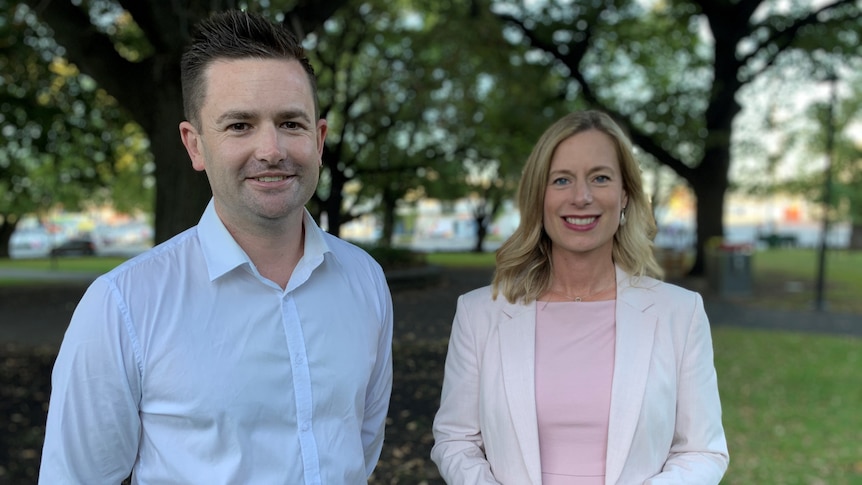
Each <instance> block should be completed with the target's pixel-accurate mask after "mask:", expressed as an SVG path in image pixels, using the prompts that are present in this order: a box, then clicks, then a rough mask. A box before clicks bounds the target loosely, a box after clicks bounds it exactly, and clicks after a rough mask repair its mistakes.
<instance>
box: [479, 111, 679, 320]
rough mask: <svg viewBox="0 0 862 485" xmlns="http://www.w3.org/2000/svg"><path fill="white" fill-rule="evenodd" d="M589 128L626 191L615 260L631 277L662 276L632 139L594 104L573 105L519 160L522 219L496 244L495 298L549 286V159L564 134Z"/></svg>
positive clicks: (525, 297)
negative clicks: (605, 142)
mask: <svg viewBox="0 0 862 485" xmlns="http://www.w3.org/2000/svg"><path fill="white" fill-rule="evenodd" d="M588 130H598V131H601V132H602V133H605V134H606V135H608V136H609V137H610V138H611V140H612V141H613V144H614V146H615V148H616V152H617V159H618V161H619V164H620V171H621V172H622V179H623V190H625V193H626V194H627V195H628V204H627V205H626V207H625V209H624V210H623V212H624V213H625V224H622V225H620V226H619V227H618V229H617V232H616V234H615V235H614V242H613V259H614V262H615V263H616V264H617V265H619V266H620V267H621V268H622V269H623V270H624V271H626V272H627V273H629V274H631V275H634V276H635V277H639V276H652V277H655V278H661V277H662V276H663V271H662V269H661V267H660V266H659V264H658V263H657V262H656V259H655V255H654V254H653V241H652V240H653V237H655V234H656V225H655V219H654V218H653V214H652V209H651V206H650V202H649V199H648V198H647V196H646V194H645V193H644V190H643V182H642V180H641V174H640V167H639V166H638V164H637V162H636V161H635V158H634V153H633V151H632V146H631V142H630V141H629V139H628V137H627V136H626V135H625V133H623V130H622V129H621V128H620V127H619V125H617V124H616V123H615V122H614V120H613V119H612V118H611V117H610V116H608V115H607V114H605V113H603V112H600V111H595V110H587V111H577V112H574V113H570V114H568V115H566V116H564V117H563V118H561V119H559V120H558V121H556V122H555V123H554V124H552V125H551V126H550V127H548V129H547V130H545V132H544V133H543V134H542V136H541V137H540V138H539V141H538V142H537V143H536V145H535V146H534V147H533V151H532V153H531V154H530V157H529V158H528V159H527V163H526V165H524V171H523V174H522V176H521V180H520V184H519V185H518V196H517V198H518V209H519V210H520V216H521V221H520V223H519V224H518V227H517V229H515V232H514V233H513V234H512V235H511V236H510V237H509V238H508V239H507V240H506V242H504V243H503V245H502V246H500V249H498V250H497V255H496V259H497V266H496V271H495V272H494V279H493V282H492V283H491V288H492V292H493V296H494V298H495V299H496V298H497V295H498V294H502V295H503V296H504V297H505V298H506V300H508V301H509V302H512V303H516V302H524V303H527V302H531V301H534V300H536V299H538V298H539V297H540V296H541V295H542V294H544V293H545V292H546V291H547V290H548V288H549V287H550V283H551V240H550V238H548V235H547V233H546V232H545V230H544V225H543V221H542V219H543V214H544V205H545V188H546V187H547V185H548V176H549V175H548V174H549V172H550V168H551V159H552V158H553V156H554V151H555V150H556V148H557V146H558V145H559V144H560V143H562V142H563V140H566V139H568V138H569V137H571V136H573V135H576V134H578V133H581V132H584V131H588Z"/></svg>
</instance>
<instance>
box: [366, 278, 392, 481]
mask: <svg viewBox="0 0 862 485" xmlns="http://www.w3.org/2000/svg"><path fill="white" fill-rule="evenodd" d="M377 276H378V277H377V278H376V281H377V284H376V290H377V294H378V295H379V297H380V307H381V312H380V315H381V320H380V327H379V334H378V341H377V360H376V361H375V364H374V369H373V370H372V374H371V378H370V379H369V381H368V388H367V390H366V393H365V413H364V418H363V421H362V448H363V450H364V452H365V472H366V476H371V473H372V472H373V471H374V468H375V467H376V466H377V461H378V460H379V459H380V452H381V450H382V449H383V436H384V431H385V425H386V414H387V412H388V411H389V399H390V397H391V395H392V327H393V316H392V295H391V294H390V291H389V286H388V285H387V284H386V278H385V276H384V275H383V272H382V271H379V272H378V275H377Z"/></svg>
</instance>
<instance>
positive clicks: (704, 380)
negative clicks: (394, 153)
mask: <svg viewBox="0 0 862 485" xmlns="http://www.w3.org/2000/svg"><path fill="white" fill-rule="evenodd" d="M679 373H680V377H679V389H678V397H677V412H676V426H675V429H674V435H673V442H672V444H671V448H670V453H669V455H668V458H667V461H666V462H665V465H664V467H663V468H662V471H661V473H659V474H658V475H656V476H654V477H652V478H651V479H649V480H647V481H646V482H645V483H647V484H650V485H661V484H682V483H697V484H703V485H707V484H718V483H719V482H720V481H721V478H722V476H723V475H724V472H725V471H726V470H727V466H728V463H729V461H730V459H729V455H728V451H727V441H726V439H725V435H724V428H723V426H722V423H721V402H720V400H719V395H718V380H717V377H716V373H715V367H714V363H713V348H712V336H711V334H710V327H709V321H708V319H707V316H706V312H705V311H704V308H703V300H702V298H701V296H700V295H699V294H695V305H694V311H693V314H692V316H691V323H690V325H689V329H688V334H687V336H686V339H685V343H684V348H683V349H682V358H681V360H680V369H679Z"/></svg>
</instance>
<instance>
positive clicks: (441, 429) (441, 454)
mask: <svg viewBox="0 0 862 485" xmlns="http://www.w3.org/2000/svg"><path fill="white" fill-rule="evenodd" d="M471 310H472V309H471V308H469V305H468V304H467V303H466V302H465V297H464V295H462V296H460V297H459V298H458V304H457V308H456V311H455V319H454V322H453V324H452V333H451V335H450V337H449V349H448V352H447V354H446V365H445V370H444V377H443V391H442V395H441V398H440V409H439V411H438V412H437V415H436V416H435V418H434V424H433V427H432V431H433V433H434V447H433V448H432V449H431V459H432V460H433V461H434V463H436V464H437V468H438V469H439V471H440V475H441V476H442V477H443V480H445V481H446V483H447V484H498V483H499V482H497V480H496V479H495V478H494V475H493V473H492V472H491V466H490V464H489V463H488V460H487V459H486V457H485V447H484V443H483V441H482V431H481V429H480V425H479V404H480V403H479V374H480V371H481V355H480V353H479V344H483V343H484V339H483V338H477V335H476V334H475V330H476V327H477V326H479V325H480V324H482V323H487V322H480V321H477V320H476V318H475V316H474V315H471ZM486 318H487V317H486Z"/></svg>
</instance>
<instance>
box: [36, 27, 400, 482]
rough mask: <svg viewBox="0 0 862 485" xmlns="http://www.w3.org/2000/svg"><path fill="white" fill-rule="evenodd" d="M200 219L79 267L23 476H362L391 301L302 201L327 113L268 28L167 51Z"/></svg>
mask: <svg viewBox="0 0 862 485" xmlns="http://www.w3.org/2000/svg"><path fill="white" fill-rule="evenodd" d="M182 77H183V79H182V80H183V98H184V105H185V110H186V117H187V118H188V121H183V122H182V123H180V136H181V138H182V141H183V144H184V145H185V147H186V149H187V151H188V153H189V156H190V158H191V161H192V166H193V167H194V168H195V169H196V170H203V171H205V172H206V174H207V177H208V178H209V182H210V186H211V187H212V192H213V198H212V200H211V202H210V204H209V206H208V207H207V208H206V210H205V212H204V214H203V215H202V217H201V219H200V223H199V224H198V225H197V226H196V227H194V228H191V229H189V230H188V231H185V232H184V233H182V234H180V235H178V236H176V237H174V238H172V239H171V240H169V241H167V242H165V243H163V244H161V245H159V246H157V247H155V248H153V249H152V250H150V251H148V252H146V253H144V254H142V255H141V256H138V257H136V258H134V259H132V260H129V261H127V262H126V263H124V264H122V265H120V266H119V267H117V268H116V269H115V270H113V271H111V272H109V273H107V274H106V275H103V276H102V277H100V278H99V279H97V280H96V281H95V282H94V283H93V284H92V286H91V287H90V288H89V289H88V290H87V292H86V294H85V295H84V297H83V298H82V300H81V302H80V303H79V305H78V308H77V309H76V311H75V314H74V316H73V317H72V322H71V324H70V326H69V329H68V330H67V333H66V336H65V338H64V341H63V344H62V346H61V349H60V353H59V355H58V357H57V362H56V364H55V367H54V371H53V377H52V383H53V390H52V394H51V402H50V407H49V412H48V424H47V430H46V437H45V445H44V450H43V456H42V466H41V472H40V483H45V484H57V483H82V484H94V483H119V482H120V481H122V480H123V479H124V478H126V477H127V476H128V475H129V474H130V473H131V474H132V477H133V482H134V483H158V484H164V483H207V484H218V483H225V484H227V483H266V484H276V483H284V484H299V483H305V484H318V483H323V484H348V483H366V482H367V478H368V476H369V475H370V474H371V472H372V470H373V469H374V466H375V464H376V462H377V459H378V458H379V455H380V450H381V447H382V443H383V428H384V421H385V419H386V412H387V408H388V402H389V396H390V392H391V385H392V362H391V341H392V301H391V297H390V294H389V290H388V288H387V286H386V281H385V278H384V275H383V272H382V271H381V269H380V266H379V265H378V264H377V263H376V262H374V260H373V259H371V258H370V257H369V256H368V255H367V253H365V252H363V251H362V250H360V249H359V248H357V247H355V246H353V245H350V244H348V243H346V242H344V241H342V240H339V239H337V238H335V237H334V236H331V235H329V234H327V233H325V232H323V231H322V230H321V229H320V228H318V226H317V225H316V224H315V222H314V220H313V219H312V218H311V216H310V215H309V213H308V212H307V211H306V210H305V208H304V205H305V204H306V203H307V202H308V200H309V199H310V198H311V196H312V194H313V193H314V191H315V188H316V186H317V182H318V177H319V169H320V165H321V154H322V152H323V142H324V139H325V137H326V129H327V124H326V121H325V120H323V119H319V108H318V106H317V93H316V85H315V78H314V72H313V69H312V68H311V66H310V65H309V62H308V60H307V59H306V57H305V54H304V52H303V49H302V47H301V45H300V44H299V43H298V42H297V40H296V39H295V38H294V37H293V36H292V35H291V34H290V33H288V32H287V31H285V30H283V28H282V27H281V26H278V25H275V24H273V23H271V22H269V21H267V20H265V19H263V18H261V17H259V16H257V15H253V14H248V13H244V12H237V11H231V12H226V13H222V14H217V15H214V16H213V17H211V18H210V19H208V20H206V21H204V22H202V23H201V25H200V27H199V32H198V33H197V35H196V36H195V38H194V40H193V43H192V45H191V47H190V49H189V50H188V51H187V52H186V54H185V55H184V57H183V63H182Z"/></svg>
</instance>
